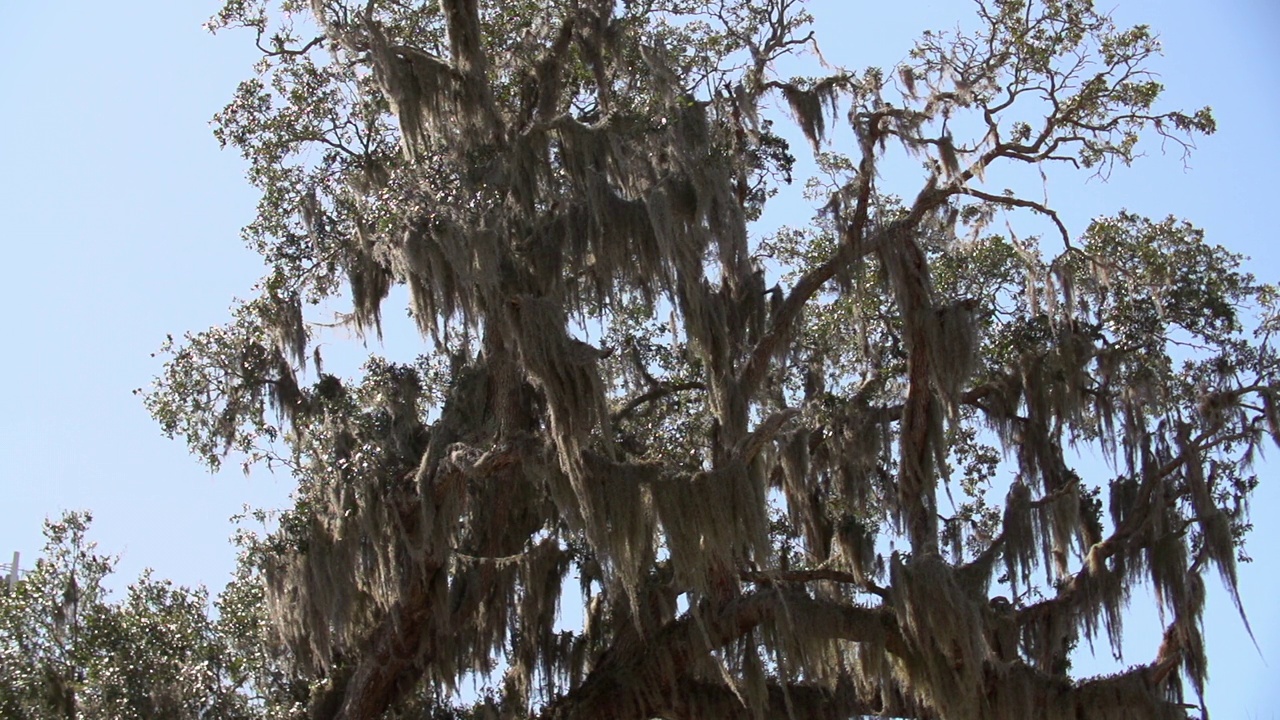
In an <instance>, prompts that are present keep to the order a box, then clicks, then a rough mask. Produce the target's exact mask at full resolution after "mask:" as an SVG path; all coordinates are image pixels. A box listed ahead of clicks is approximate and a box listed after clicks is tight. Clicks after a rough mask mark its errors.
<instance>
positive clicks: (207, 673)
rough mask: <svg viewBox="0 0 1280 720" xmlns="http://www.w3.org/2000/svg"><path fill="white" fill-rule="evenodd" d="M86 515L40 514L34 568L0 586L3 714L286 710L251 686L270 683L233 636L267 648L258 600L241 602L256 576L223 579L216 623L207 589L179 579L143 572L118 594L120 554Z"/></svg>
mask: <svg viewBox="0 0 1280 720" xmlns="http://www.w3.org/2000/svg"><path fill="white" fill-rule="evenodd" d="M91 520H92V518H91V517H90V516H89V515H88V514H87V513H67V514H65V515H64V516H63V517H62V518H61V519H59V520H57V521H49V522H46V523H45V537H46V538H47V540H48V542H47V543H46V545H45V548H44V553H43V556H42V557H41V559H40V560H39V561H38V562H37V563H36V566H35V568H33V569H32V571H31V572H29V573H27V574H26V575H25V576H23V577H22V579H21V580H20V581H19V582H18V583H17V584H16V586H15V587H14V588H13V590H9V589H7V587H6V589H4V590H0V714H3V716H4V717H5V718H12V719H13V720H53V719H55V718H57V719H61V718H67V719H68V720H74V719H77V718H103V719H106V718H111V719H112V720H117V719H119V720H124V719H126V718H137V719H138V720H142V719H144V718H161V717H163V718H176V719H182V718H205V719H210V720H212V719H215V718H216V719H218V720H242V719H247V718H258V717H264V716H269V715H264V713H265V712H266V710H267V708H268V707H271V708H282V709H283V708H287V707H288V706H287V704H286V703H284V702H282V701H280V700H279V699H277V698H265V699H269V700H271V702H269V703H268V702H263V700H264V698H254V697H252V696H251V695H250V693H251V692H257V691H261V690H262V689H264V688H267V687H271V685H270V684H268V683H263V682H260V681H259V678H260V674H255V673H254V672H253V670H254V668H255V667H258V665H255V662H254V661H255V658H256V657H257V655H255V654H253V653H249V652H243V651H241V649H240V646H238V645H237V644H236V642H237V641H239V642H243V643H246V644H249V643H253V644H254V645H255V646H257V647H259V648H266V647H267V645H266V643H265V642H264V638H263V636H262V633H260V632H258V633H255V632H254V630H255V628H256V627H259V626H261V624H262V621H263V620H264V616H263V613H262V610H261V608H260V607H255V606H253V605H250V604H247V603H240V602H238V594H239V593H242V592H244V591H245V590H246V589H247V590H249V591H252V589H254V588H260V587H261V583H232V584H231V585H229V586H228V589H227V590H226V591H225V593H224V596H223V598H222V599H221V602H220V603H219V605H220V609H221V610H222V613H221V618H220V619H218V620H214V619H212V618H211V617H210V613H209V611H210V605H209V598H208V594H207V593H206V592H205V590H204V589H203V588H200V589H196V590H191V589H188V588H183V587H175V586H174V585H173V584H172V583H169V582H167V581H161V580H155V579H153V578H152V577H151V575H150V573H147V574H144V575H143V576H142V577H141V578H139V579H138V580H137V581H135V582H134V583H132V584H131V585H129V586H128V588H127V590H126V591H125V597H124V599H123V600H121V601H119V602H114V603H113V602H111V601H110V600H109V594H110V593H109V591H108V589H107V587H106V585H107V584H108V579H109V577H110V576H111V574H112V572H113V569H114V566H115V560H114V558H111V557H109V556H106V555H100V554H98V553H97V552H96V546H95V544H94V543H91V542H89V541H88V539H87V533H88V530H89V524H90V521H91ZM255 639H256V642H255ZM258 654H259V655H260V654H261V651H258Z"/></svg>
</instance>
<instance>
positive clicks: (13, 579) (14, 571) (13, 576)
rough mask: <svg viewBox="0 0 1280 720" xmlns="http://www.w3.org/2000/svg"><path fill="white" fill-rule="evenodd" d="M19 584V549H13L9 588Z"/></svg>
mask: <svg viewBox="0 0 1280 720" xmlns="http://www.w3.org/2000/svg"><path fill="white" fill-rule="evenodd" d="M17 584H18V551H17V550H14V551H13V564H12V565H10V566H9V589H10V590H12V589H13V586H14V585H17Z"/></svg>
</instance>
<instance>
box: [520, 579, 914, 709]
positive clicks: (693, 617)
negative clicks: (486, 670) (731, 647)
mask: <svg viewBox="0 0 1280 720" xmlns="http://www.w3.org/2000/svg"><path fill="white" fill-rule="evenodd" d="M786 615H789V616H790V617H791V618H793V619H794V623H795V627H797V628H798V629H800V630H801V631H802V632H803V633H805V634H807V635H810V636H811V637H814V638H818V639H826V640H831V641H834V640H846V641H852V642H870V643H878V644H880V645H881V646H886V643H889V644H890V645H892V644H893V642H894V641H893V640H892V634H891V632H892V628H893V624H892V620H891V618H890V617H889V616H888V615H887V614H886V613H885V612H883V611H882V610H879V609H871V608H862V607H857V606H853V605H848V604H844V603H837V602H833V601H825V600H818V599H814V598H810V597H807V596H805V595H800V594H794V593H784V592H782V591H780V590H777V589H765V590H757V591H754V592H750V593H746V594H744V595H741V596H739V597H737V598H735V599H734V600H732V601H731V602H729V603H728V604H727V605H724V606H723V607H722V608H720V609H719V610H715V609H711V608H703V609H701V610H698V611H696V614H695V613H692V612H691V613H687V614H686V615H685V616H683V617H681V618H679V619H676V620H672V621H670V622H669V623H667V624H666V626H665V627H663V628H662V629H660V630H659V631H657V632H656V633H654V634H653V635H652V636H651V637H650V638H649V639H647V640H646V641H644V642H643V643H641V644H639V645H637V646H634V647H630V648H628V649H627V652H624V653H616V654H610V655H607V656H606V657H604V658H602V661H601V663H600V664H599V665H597V666H596V667H595V668H594V669H593V670H592V671H591V673H590V675H588V676H587V678H586V679H585V680H584V681H583V683H582V684H581V685H580V686H578V688H577V689H575V690H573V691H571V692H569V693H567V694H566V695H564V696H562V697H561V698H559V699H558V700H557V701H556V702H555V703H553V704H552V705H551V706H550V707H549V708H548V709H547V711H546V712H544V713H543V714H542V715H541V718H542V719H543V720H577V719H579V718H581V719H582V720H587V719H588V718H600V717H614V718H637V719H638V720H643V719H644V718H649V717H653V716H654V715H655V714H656V713H659V712H660V711H661V710H662V709H663V708H667V707H668V706H667V704H666V703H668V702H670V699H671V693H673V692H674V691H675V690H676V689H678V688H679V687H680V683H681V682H683V681H686V680H687V679H688V678H690V677H692V676H694V675H696V674H697V669H698V668H701V667H704V666H705V664H706V661H707V659H708V658H709V656H710V653H712V652H714V651H717V650H719V649H721V648H724V647H725V646H726V645H728V644H730V643H732V642H734V641H736V640H738V639H740V638H742V637H744V636H746V635H747V634H748V633H750V632H752V631H753V630H754V629H755V628H757V627H760V626H761V625H765V624H771V623H774V622H782V621H783V617H784V616H786ZM788 622H791V621H788ZM896 646H897V647H900V645H896Z"/></svg>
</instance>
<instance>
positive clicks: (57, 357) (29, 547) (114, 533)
mask: <svg viewBox="0 0 1280 720" xmlns="http://www.w3.org/2000/svg"><path fill="white" fill-rule="evenodd" d="M1100 5H1102V6H1103V7H1113V8H1114V14H1115V16H1116V18H1117V19H1118V20H1120V21H1121V22H1122V23H1134V22H1147V23H1150V24H1152V25H1154V26H1155V27H1156V29H1157V30H1158V31H1159V32H1160V34H1161V35H1162V37H1163V39H1164V45H1165V51H1166V57H1165V58H1164V59H1162V60H1161V61H1160V62H1159V64H1158V66H1157V69H1158V70H1159V71H1160V72H1161V73H1162V74H1163V76H1164V77H1163V79H1164V81H1165V83H1166V85H1167V86H1168V89H1169V91H1168V103H1169V106H1181V107H1198V106H1200V105H1204V104H1209V105H1212V106H1213V107H1214V109H1215V111H1216V113H1217V117H1218V120H1219V126H1220V128H1221V129H1220V132H1219V134H1218V135H1216V136H1214V137H1212V138H1206V139H1204V140H1202V141H1201V142H1200V143H1199V146H1200V149H1199V151H1198V152H1197V153H1196V155H1195V156H1194V157H1193V158H1192V160H1191V169H1190V170H1189V171H1184V170H1183V168H1182V165H1181V164H1180V162H1178V160H1177V159H1176V158H1172V157H1161V156H1160V155H1159V148H1158V146H1149V148H1148V150H1149V152H1150V153H1151V157H1149V158H1147V159H1144V160H1143V161H1141V162H1139V163H1138V164H1137V165H1136V166H1135V167H1134V168H1132V169H1130V170H1122V171H1120V172H1118V173H1117V174H1116V175H1115V176H1114V177H1113V178H1112V180H1111V181H1110V182H1109V183H1107V184H1102V183H1099V182H1097V181H1094V182H1091V183H1088V184H1085V183H1084V182H1083V178H1074V179H1072V178H1068V177H1063V178H1062V179H1063V180H1070V182H1058V183H1056V184H1055V185H1054V186H1052V187H1051V188H1050V191H1051V195H1050V197H1051V199H1053V200H1054V201H1055V202H1056V203H1057V204H1058V205H1059V206H1060V207H1063V208H1064V209H1065V211H1066V213H1067V216H1068V218H1069V219H1070V220H1071V221H1072V222H1073V229H1074V230H1076V231H1079V230H1081V229H1083V225H1082V223H1083V222H1084V221H1085V220H1086V219H1087V218H1088V217H1089V216H1090V215H1093V214H1099V213H1104V212H1112V211H1115V210H1117V209H1119V208H1121V207H1126V208H1128V209H1131V210H1134V211H1137V212H1142V213H1146V214H1149V215H1152V216H1157V217H1160V216H1164V215H1166V214H1171V213H1172V214H1175V215H1179V216H1184V217H1187V218H1189V219H1191V220H1192V221H1193V222H1195V223H1197V224H1198V225H1200V226H1201V227H1204V228H1205V229H1206V230H1207V231H1208V233H1209V237H1210V239H1211V240H1213V241H1215V242H1219V243H1222V244H1224V245H1227V246H1229V247H1231V248H1232V249H1235V250H1237V251H1240V252H1244V253H1246V254H1248V255H1250V256H1252V257H1253V261H1252V263H1251V268H1252V270H1253V271H1254V272H1255V273H1257V274H1258V275H1259V276H1260V278H1261V279H1263V280H1264V281H1268V282H1277V281H1280V271H1278V269H1280V245H1277V243H1276V242H1275V232H1274V230H1273V224H1274V221H1273V219H1272V218H1273V216H1272V215H1271V212H1272V211H1274V206H1275V204H1276V200H1275V197H1274V193H1275V189H1274V181H1273V178H1274V177H1275V175H1276V168H1277V167H1280V141H1278V140H1277V137H1276V133H1277V124H1276V122H1277V118H1278V117H1280V50H1278V49H1277V44H1276V43H1275V41H1274V38H1275V37H1276V36H1277V35H1278V34H1280V5H1277V4H1273V3H1271V2H1268V1H1267V0H1252V1H1250V0H1223V1H1221V2H1215V3H1207V2H1203V1H1199V2H1193V1H1192V0H1165V1H1164V2H1160V1H1158V0H1110V2H1109V3H1107V2H1102V3H1100ZM971 8H972V4H971V3H970V2H968V1H967V0H934V1H932V2H930V1H927V0H900V1H899V2H894V3H870V2H854V1H852V0H815V2H813V3H812V9H813V11H814V13H815V14H816V15H817V16H818V19H819V25H818V35H819V38H820V39H823V51H824V53H825V54H826V56H827V58H828V60H830V61H832V62H835V63H839V64H844V65H847V66H850V67H854V68H861V67H865V66H867V65H872V64H876V65H882V66H890V65H892V64H893V63H894V62H895V61H897V60H900V59H902V58H903V57H904V56H905V54H906V52H907V50H908V48H909V46H910V41H911V39H912V38H913V37H915V36H916V35H917V34H918V33H919V31H920V30H923V29H925V28H929V27H932V28H941V27H950V26H953V25H954V24H955V23H956V22H958V21H961V20H964V19H966V18H968V17H969V16H970V15H971V14H972V10H971ZM215 10H216V4H215V2H174V1H173V0H135V1H134V2H131V3H101V2H88V1H87V0H60V1H59V2H27V3H10V4H9V6H8V7H6V9H5V15H6V17H5V22H4V24H3V25H2V26H0V87H3V89H4V101H3V102H4V112H2V113H0V138H3V139H2V140H0V167H2V168H3V169H4V172H3V176H2V177H0V209H2V211H3V212H2V214H0V217H3V225H2V226H0V238H2V242H3V248H4V259H5V263H4V266H5V267H7V268H8V270H6V271H5V278H4V282H3V283H0V293H3V297H2V299H0V306H3V307H8V308H10V311H9V320H8V321H7V323H6V325H7V327H6V328H5V331H4V337H5V338H6V342H5V344H4V352H3V353H0V377H2V378H4V381H5V386H4V389H3V392H2V393H0V418H2V419H0V557H2V558H3V559H4V561H6V562H7V560H8V555H9V553H11V552H12V551H13V550H20V551H22V553H23V555H24V557H25V558H26V564H28V565H29V564H30V562H31V561H32V560H33V559H34V556H35V553H36V551H37V550H38V549H39V547H40V545H41V540H40V535H39V533H40V524H41V521H42V520H43V519H44V518H45V517H46V516H47V515H56V514H58V513H59V512H60V511H61V510H63V509H70V508H75V509H90V510H92V511H93V513H94V515H95V518H96V520H95V523H94V531H93V535H94V536H95V537H96V538H97V539H98V540H99V541H100V544H101V546H102V548H103V549H105V550H108V551H111V552H115V553H120V554H121V556H122V557H121V562H120V566H119V568H120V573H121V576H122V577H123V578H128V579H131V578H133V577H136V575H137V574H138V572H139V571H141V570H142V569H143V568H144V567H153V568H155V569H156V571H157V573H158V574H159V575H160V576H162V577H168V578H171V579H173V580H175V581H177V582H181V583H186V584H197V583H204V584H207V585H209V586H210V587H212V588H214V589H216V588H218V587H220V586H221V584H222V583H223V582H224V581H225V579H226V578H227V576H228V574H229V572H230V570H231V567H232V564H233V551H232V548H231V547H230V545H229V544H228V543H227V540H226V539H227V537H228V535H229V534H230V531H231V527H230V525H229V523H228V518H229V517H230V516H231V515H232V514H233V513H235V512H237V511H238V510H239V509H240V507H241V506H242V504H244V503H251V504H254V505H259V506H278V505H280V504H282V503H283V502H284V500H285V498H286V497H287V495H288V492H289V489H290V487H291V484H290V481H289V479H288V478H287V477H284V476H275V477H273V476H271V475H270V474H268V473H266V472H265V471H259V472H255V474H254V475H253V476H252V477H249V478H246V477H244V476H243V475H241V474H240V472H239V471H238V470H236V469H231V470H229V471H227V472H224V473H222V474H220V475H218V476H210V475H209V474H208V473H207V472H205V471H204V470H203V468H202V467H200V466H199V465H197V464H196V462H195V461H194V460H193V459H191V458H190V457H189V456H188V455H187V454H186V451H185V448H184V447H183V445H182V444H181V443H179V442H170V441H166V440H164V439H163V438H162V437H161V436H160V433H159V431H158V429H157V428H156V426H155V425H154V424H153V423H152V422H151V420H150V419H149V418H148V416H147V414H146V412H145V411H144V410H143V409H142V406H141V403H140V402H139V401H138V399H137V398H135V397H134V396H133V395H132V394H131V391H132V390H133V389H134V388H137V387H141V386H145V385H147V384H148V382H149V381H150V378H151V377H152V376H153V375H154V374H155V372H156V370H157V369H158V362H157V360H155V359H153V358H152V357H151V356H150V354H151V353H152V352H153V351H154V350H155V349H156V347H157V346H158V345H159V343H160V341H161V340H162V339H163V338H164V336H165V334H166V333H170V332H171V333H174V334H180V333H181V332H183V331H185V330H199V329H203V328H205V327H207V326H209V325H211V324H214V323H218V322H222V321H223V320H224V319H225V318H226V308H227V306H228V304H229V302H230V300H231V298H232V297H233V296H241V297H243V296H245V295H247V294H248V293H249V288H250V286H251V285H252V283H253V282H254V280H256V279H257V277H258V275H259V274H260V268H259V265H258V260H257V257H256V256H255V255H253V254H252V253H251V252H250V251H248V250H247V249H245V248H244V247H243V245H242V244H241V243H240V241H239V239H238V231H239V228H240V226H242V225H243V224H245V223H246V222H247V221H248V220H249V219H250V217H251V214H252V211H253V205H254V203H255V201H256V197H255V195H254V193H253V191H252V189H251V188H250V187H249V186H248V184H247V183H246V182H244V180H243V179H242V174H243V166H242V164H241V162H240V161H239V159H238V157H236V156H235V155H234V154H233V153H231V152H221V151H219V149H218V147H217V144H216V142H215V141H214V140H213V138H212V136H211V135H210V132H209V127H208V120H209V118H210V117H211V116H212V115H213V113H214V112H216V111H217V110H218V109H219V108H220V106H221V105H222V103H223V102H225V100H226V99H227V98H229V97H230V94H231V91H232V88H233V87H234V85H235V83H236V82H237V81H239V80H240V79H242V78H243V77H245V76H247V73H248V72H249V65H250V63H251V62H252V61H253V55H252V53H251V52H250V48H251V37H249V36H247V35H244V34H235V33H232V34H228V35H225V36H221V37H218V38H213V37H210V36H209V35H208V34H206V33H205V32H204V31H203V30H202V29H201V27H200V25H201V23H202V22H203V21H204V20H205V19H206V17H207V16H208V15H210V14H212V13H213V12H214V11H215ZM802 212H804V211H803V210H801V209H799V208H797V214H798V217H797V220H801V219H802V218H803V215H800V213H802ZM388 314H389V315H396V314H398V313H395V312H389V313H388ZM1275 455H1276V453H1273V456H1275ZM1275 467H1280V465H1277V464H1275V463H1274V461H1273V462H1272V464H1271V465H1264V466H1263V467H1262V468H1261V475H1262V480H1263V483H1262V487H1261V488H1260V490H1259V492H1258V494H1257V496H1256V498H1255V503H1254V507H1253V519H1254V524H1255V531H1254V534H1253V536H1252V538H1251V540H1250V552H1251V554H1252V555H1253V556H1254V558H1256V561H1255V562H1254V563H1252V564H1251V565H1246V566H1244V567H1243V568H1242V573H1241V576H1242V579H1241V586H1242V590H1243V593H1244V598H1245V602H1246V606H1247V608H1248V610H1249V611H1250V617H1251V620H1252V622H1253V627H1254V630H1255V632H1256V634H1257V638H1258V642H1259V645H1261V647H1262V651H1263V653H1264V655H1265V662H1264V660H1263V659H1261V658H1259V655H1258V653H1257V651H1255V650H1254V649H1253V647H1252V645H1251V644H1250V642H1249V641H1248V639H1247V637H1246V636H1245V635H1244V633H1243V631H1242V629H1241V628H1240V623H1239V621H1238V619H1237V618H1236V616H1235V614H1234V609H1233V608H1232V607H1231V605H1230V604H1229V602H1227V600H1226V599H1225V597H1224V596H1223V594H1222V593H1220V592H1219V593H1216V594H1214V595H1211V597H1210V605H1209V611H1208V613H1209V617H1208V619H1207V621H1206V625H1207V631H1208V632H1207V634H1208V640H1209V654H1210V674H1211V680H1210V709H1211V710H1215V711H1216V712H1215V717H1217V718H1273V717H1276V713H1277V712H1278V711H1277V710H1276V708H1277V707H1278V706H1280V684H1277V683H1276V681H1275V678H1277V677H1280V617H1278V615H1280V613H1277V610H1278V609H1280V601H1277V597H1278V596H1280V529H1278V528H1277V526H1276V525H1274V524H1272V522H1271V519H1272V517H1274V516H1277V515H1280V477H1276V472H1275V471H1274V470H1272V468H1275ZM1210 584H1211V586H1212V585H1213V583H1212V582H1211V583H1210ZM1152 615H1154V613H1153V612H1146V611H1143V612H1139V613H1134V617H1133V618H1132V620H1131V625H1132V627H1134V629H1135V630H1136V631H1137V633H1136V636H1135V638H1134V640H1133V642H1131V643H1130V644H1129V646H1130V647H1131V648H1132V650H1131V655H1130V656H1127V657H1126V661H1127V662H1130V663H1137V662H1143V661H1146V660H1148V659H1150V658H1151V657H1152V656H1153V655H1154V653H1155V650H1156V644H1158V639H1156V638H1154V636H1153V635H1152V633H1153V632H1154V629H1153V628H1154V622H1153V621H1152V619H1151V616H1152ZM1266 662H1269V663H1270V667H1268V666H1267V665H1266V664H1265V663H1266Z"/></svg>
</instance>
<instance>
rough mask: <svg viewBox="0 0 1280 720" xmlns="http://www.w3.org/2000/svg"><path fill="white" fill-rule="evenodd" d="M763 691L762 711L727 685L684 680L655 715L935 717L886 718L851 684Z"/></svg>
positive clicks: (700, 719)
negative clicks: (751, 705)
mask: <svg viewBox="0 0 1280 720" xmlns="http://www.w3.org/2000/svg"><path fill="white" fill-rule="evenodd" d="M762 690H763V691H764V692H763V695H764V697H763V700H764V701H763V702H762V703H761V704H760V706H758V707H748V706H746V705H745V704H744V703H743V701H742V697H741V695H740V693H738V692H735V691H734V690H733V689H731V688H729V687H727V686H726V685H724V684H721V683H715V682H711V681H707V680H698V679H694V678H685V679H683V680H682V681H681V682H679V683H678V684H677V686H676V688H675V689H674V690H673V692H672V693H671V694H670V697H669V698H668V700H667V702H666V703H664V704H663V705H662V706H660V707H657V708H655V709H654V712H653V717H656V718H663V719H664V720H720V719H721V718H723V719H725V720H739V719H740V720H784V719H785V720H792V719H793V718H804V719H805V720H846V719H847V718H852V717H860V716H870V715H888V716H892V717H904V718H905V717H912V718H919V720H926V718H929V717H930V716H929V715H928V714H920V715H908V714H899V713H895V712H887V708H885V707H884V706H883V705H882V704H881V703H879V702H874V703H873V702H868V701H866V700H864V699H862V698H860V697H859V696H858V694H857V692H855V691H854V688H853V685H852V683H846V684H843V685H839V686H837V687H835V688H831V687H826V686H823V685H817V684H805V683H798V682H794V683H785V684H784V683H779V682H769V683H766V684H765V685H764V687H763V688H762Z"/></svg>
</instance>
